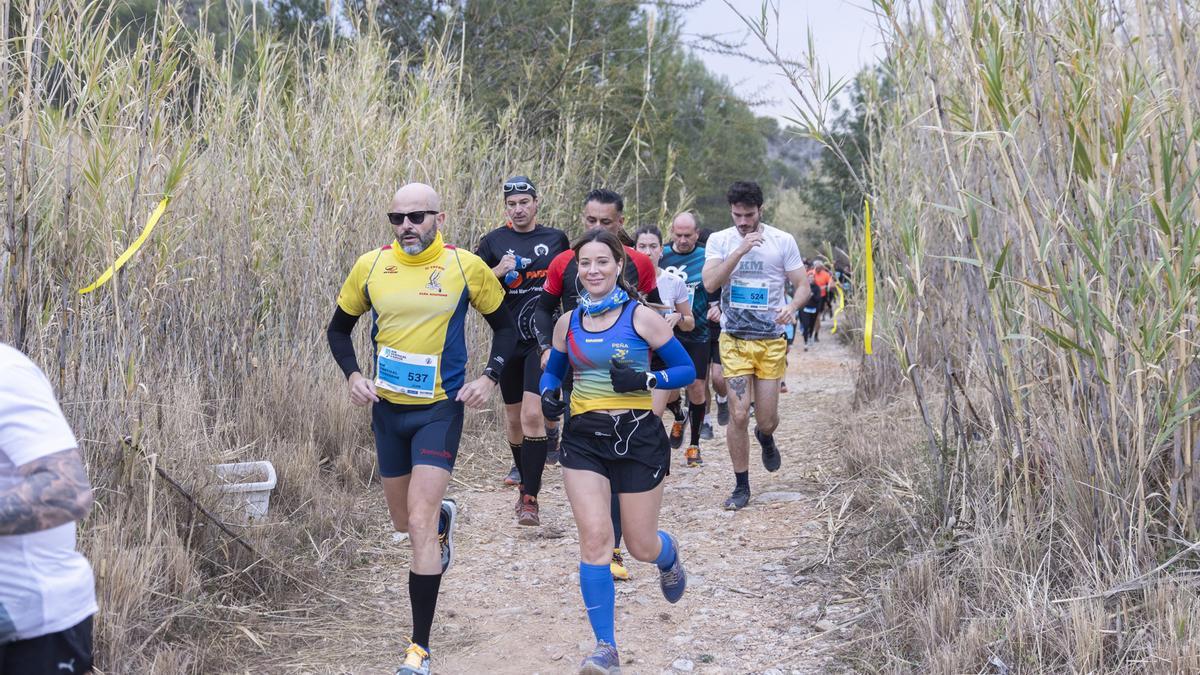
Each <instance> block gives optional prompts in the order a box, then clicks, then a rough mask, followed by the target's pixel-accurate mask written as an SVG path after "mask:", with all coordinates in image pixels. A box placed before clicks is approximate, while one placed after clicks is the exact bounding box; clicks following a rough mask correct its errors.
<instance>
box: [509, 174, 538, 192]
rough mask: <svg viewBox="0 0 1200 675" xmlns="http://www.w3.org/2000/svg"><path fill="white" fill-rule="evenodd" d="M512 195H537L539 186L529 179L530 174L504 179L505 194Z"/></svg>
mask: <svg viewBox="0 0 1200 675" xmlns="http://www.w3.org/2000/svg"><path fill="white" fill-rule="evenodd" d="M511 195H533V196H534V197H536V196H537V186H536V185H534V184H533V181H532V180H530V179H529V176H513V177H512V178H509V179H508V180H506V181H504V196H505V197H508V196H511Z"/></svg>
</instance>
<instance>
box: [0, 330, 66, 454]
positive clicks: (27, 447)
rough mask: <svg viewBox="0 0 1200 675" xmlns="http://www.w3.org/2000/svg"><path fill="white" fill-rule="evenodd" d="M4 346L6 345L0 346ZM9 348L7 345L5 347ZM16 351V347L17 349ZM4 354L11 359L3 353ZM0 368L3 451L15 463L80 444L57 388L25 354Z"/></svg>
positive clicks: (18, 355)
mask: <svg viewBox="0 0 1200 675" xmlns="http://www.w3.org/2000/svg"><path fill="white" fill-rule="evenodd" d="M0 348H3V347H2V346H0ZM4 349H7V348H4ZM13 351H15V350H13ZM0 358H3V359H4V360H5V361H8V360H9V359H8V358H7V357H6V355H4V354H3V353H0ZM3 365H4V366H5V367H4V368H2V369H0V372H2V373H3V376H2V377H0V454H3V455H7V456H8V460H9V461H10V462H12V463H13V465H15V466H22V465H24V464H28V463H29V462H32V461H33V460H35V459H41V458H42V457H45V456H46V455H52V454H54V453H56V452H62V451H63V450H71V449H73V448H75V447H77V446H78V444H77V442H76V441H75V434H73V433H71V427H70V426H68V425H67V420H66V418H65V417H63V414H62V409H61V408H59V407H58V401H57V400H56V399H55V398H54V390H53V389H52V388H51V387H50V382H49V381H48V380H47V379H46V376H45V375H44V374H42V371H41V370H40V369H39V368H38V367H37V366H36V365H34V363H33V362H32V361H30V360H29V359H28V358H26V357H25V356H24V355H23V354H19V353H17V354H13V358H12V360H11V362H9V363H5V364H3Z"/></svg>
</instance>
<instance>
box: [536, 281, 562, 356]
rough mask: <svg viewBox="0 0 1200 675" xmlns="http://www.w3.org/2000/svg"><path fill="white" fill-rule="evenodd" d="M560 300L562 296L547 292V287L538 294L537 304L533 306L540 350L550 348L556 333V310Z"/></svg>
mask: <svg viewBox="0 0 1200 675" xmlns="http://www.w3.org/2000/svg"><path fill="white" fill-rule="evenodd" d="M559 302H561V298H559V297H558V296H557V295H551V294H549V293H547V292H546V290H545V289H542V292H541V293H540V294H538V301H537V306H536V307H534V308H533V327H534V330H535V331H536V332H537V340H538V351H539V352H541V351H545V350H547V349H549V348H550V339H551V337H553V335H554V312H555V310H557V309H558V304H559Z"/></svg>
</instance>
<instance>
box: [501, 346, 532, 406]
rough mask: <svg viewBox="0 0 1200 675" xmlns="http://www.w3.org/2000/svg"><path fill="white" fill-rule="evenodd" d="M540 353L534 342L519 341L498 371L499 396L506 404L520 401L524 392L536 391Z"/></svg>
mask: <svg viewBox="0 0 1200 675" xmlns="http://www.w3.org/2000/svg"><path fill="white" fill-rule="evenodd" d="M541 379H542V354H541V352H540V351H539V350H538V345H537V343H536V342H531V341H530V342H520V343H517V348H516V349H514V350H513V353H512V356H511V357H509V359H508V361H506V362H505V363H504V370H502V371H500V397H501V398H503V399H504V403H505V404H506V405H511V404H514V403H520V402H521V400H522V399H523V398H524V395H525V392H529V393H531V394H537V393H538V383H539V382H541Z"/></svg>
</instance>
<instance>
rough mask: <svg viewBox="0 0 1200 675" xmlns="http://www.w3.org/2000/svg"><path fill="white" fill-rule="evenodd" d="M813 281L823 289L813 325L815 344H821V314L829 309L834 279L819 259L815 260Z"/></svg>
mask: <svg viewBox="0 0 1200 675" xmlns="http://www.w3.org/2000/svg"><path fill="white" fill-rule="evenodd" d="M812 280H813V282H815V283H816V284H817V288H819V289H821V298H820V305H819V306H818V307H817V321H816V323H815V324H814V325H813V342H820V341H821V313H822V312H823V311H825V309H826V308H827V307H829V289H830V286H831V285H832V284H833V277H832V276H831V275H830V274H829V270H827V269H825V263H824V262H823V261H822V260H821V259H819V258H818V259H815V260H813V265H812Z"/></svg>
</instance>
